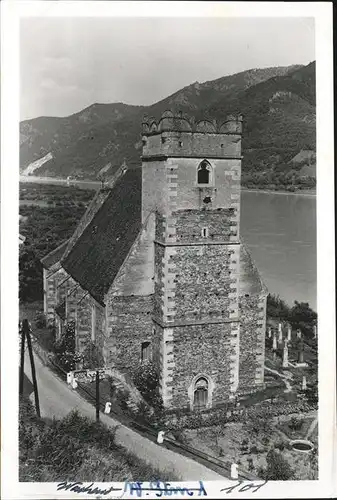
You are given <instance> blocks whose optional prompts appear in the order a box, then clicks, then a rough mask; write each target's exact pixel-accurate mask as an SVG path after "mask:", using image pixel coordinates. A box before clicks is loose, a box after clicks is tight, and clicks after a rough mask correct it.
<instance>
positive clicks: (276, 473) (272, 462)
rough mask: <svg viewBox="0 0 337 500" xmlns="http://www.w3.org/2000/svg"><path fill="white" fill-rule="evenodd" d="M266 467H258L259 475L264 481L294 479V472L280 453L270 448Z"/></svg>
mask: <svg viewBox="0 0 337 500" xmlns="http://www.w3.org/2000/svg"><path fill="white" fill-rule="evenodd" d="M266 460H267V468H266V469H262V468H260V469H259V475H260V477H261V478H262V479H265V480H266V481H287V480H289V479H294V472H293V470H292V468H291V467H290V465H289V463H288V462H287V461H286V460H285V459H284V458H283V456H282V455H281V453H279V452H277V451H275V450H271V451H269V452H268V454H267V457H266Z"/></svg>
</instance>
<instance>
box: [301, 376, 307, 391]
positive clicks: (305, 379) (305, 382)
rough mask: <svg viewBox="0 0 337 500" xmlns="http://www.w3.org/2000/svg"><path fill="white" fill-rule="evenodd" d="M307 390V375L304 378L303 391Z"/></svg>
mask: <svg viewBox="0 0 337 500" xmlns="http://www.w3.org/2000/svg"><path fill="white" fill-rule="evenodd" d="M306 390H307V377H306V376H305V375H303V378H302V391H306Z"/></svg>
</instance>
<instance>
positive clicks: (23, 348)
mask: <svg viewBox="0 0 337 500" xmlns="http://www.w3.org/2000/svg"><path fill="white" fill-rule="evenodd" d="M19 332H20V335H21V355H20V379H19V395H20V397H21V396H22V394H23V375H24V368H25V340H26V336H25V331H24V329H23V325H22V323H21V324H19Z"/></svg>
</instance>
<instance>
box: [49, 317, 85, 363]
mask: <svg viewBox="0 0 337 500" xmlns="http://www.w3.org/2000/svg"><path fill="white" fill-rule="evenodd" d="M55 358H56V362H57V363H59V365H60V366H61V367H62V368H63V369H64V370H65V371H66V372H70V371H72V370H75V369H76V364H77V363H78V362H80V361H82V355H80V354H78V353H77V352H76V351H75V322H74V321H69V322H68V323H67V326H66V329H65V332H64V334H63V335H62V337H61V339H60V340H58V341H57V342H56V343H55Z"/></svg>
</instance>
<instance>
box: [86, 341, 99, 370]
mask: <svg viewBox="0 0 337 500" xmlns="http://www.w3.org/2000/svg"><path fill="white" fill-rule="evenodd" d="M82 361H83V368H84V369H87V368H88V369H90V368H91V369H94V368H102V367H103V366H104V359H103V355H102V353H101V351H100V350H99V349H98V348H97V346H96V345H95V344H94V343H92V342H90V343H89V344H88V345H87V346H86V348H85V350H84V352H83V358H82Z"/></svg>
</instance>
